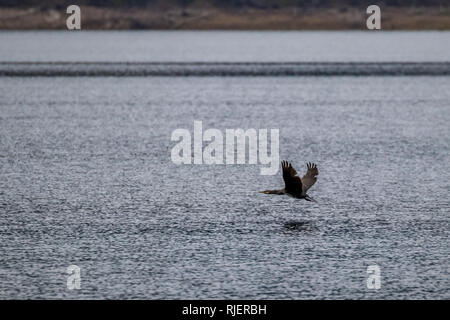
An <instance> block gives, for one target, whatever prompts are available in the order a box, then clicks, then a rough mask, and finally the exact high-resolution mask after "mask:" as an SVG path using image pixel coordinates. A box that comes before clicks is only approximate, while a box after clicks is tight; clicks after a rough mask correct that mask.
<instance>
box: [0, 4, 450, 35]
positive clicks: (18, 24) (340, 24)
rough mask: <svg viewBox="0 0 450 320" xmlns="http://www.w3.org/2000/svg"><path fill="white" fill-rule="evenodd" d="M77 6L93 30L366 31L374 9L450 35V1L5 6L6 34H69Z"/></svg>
mask: <svg viewBox="0 0 450 320" xmlns="http://www.w3.org/2000/svg"><path fill="white" fill-rule="evenodd" d="M71 4H77V5H79V6H80V7H81V19H82V29H92V30H103V29H104V30H109V29H193V30H208V29H219V30H345V29H355V30H365V29H366V28H365V21H366V19H367V17H368V15H367V14H366V8H367V7H368V6H369V5H372V4H377V5H379V6H380V8H381V19H382V20H381V21H382V22H381V27H382V29H383V30H450V0H384V1H374V0H279V1H275V0H166V1H164V0H48V1H45V3H43V2H42V1H38V0H21V1H17V0H0V29H7V30H8V29H9V30H13V29H18V30H20V29H65V28H66V24H65V19H66V18H67V14H66V8H67V6H69V5H71Z"/></svg>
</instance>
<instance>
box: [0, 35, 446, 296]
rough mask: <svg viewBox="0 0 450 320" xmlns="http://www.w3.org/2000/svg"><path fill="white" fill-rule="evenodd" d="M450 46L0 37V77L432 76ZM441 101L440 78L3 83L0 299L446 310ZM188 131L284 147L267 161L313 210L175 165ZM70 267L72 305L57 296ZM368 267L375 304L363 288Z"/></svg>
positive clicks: (251, 178)
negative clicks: (109, 65)
mask: <svg viewBox="0 0 450 320" xmlns="http://www.w3.org/2000/svg"><path fill="white" fill-rule="evenodd" d="M72 34H73V35H72ZM67 35H69V36H67ZM66 37H67V38H66ZM68 38H70V39H71V41H68V40H67V39H68ZM368 38H371V39H374V41H376V43H378V44H380V45H381V46H383V48H381V49H374V48H372V49H374V51H373V50H372V49H370V50H369V49H368V48H367V41H368V40H367V39H368ZM218 39H219V40H220V39H222V40H220V41H219V40H218ZM296 39H303V40H305V39H309V40H310V41H311V42H314V45H312V46H302V45H300V44H299V43H297V42H296V41H295V40H296ZM333 39H334V40H333ZM353 39H354V40H353ZM449 39H450V32H404V33H403V32H400V33H395V32H387V33H384V32H382V33H381V32H380V33H378V32H377V33H373V34H371V33H367V32H336V33H335V32H305V33H302V32H300V33H299V32H236V33H233V32H111V33H106V32H88V33H84V32H80V33H78V32H77V33H68V32H60V33H58V32H1V33H0V43H2V46H0V61H2V62H8V63H10V64H12V65H14V64H15V63H16V62H24V61H26V62H33V63H34V62H50V63H54V62H61V61H65V62H80V61H81V62H83V61H85V62H93V63H94V64H95V63H99V62H119V63H122V64H123V63H124V62H145V61H147V62H180V61H181V62H188V63H189V62H229V63H232V64H233V63H236V62H277V63H278V62H355V61H356V62H361V61H366V62H382V61H391V62H392V61H394V62H438V63H445V62H449V60H450V59H449V56H448V52H450V51H449V48H448V46H449V43H450V41H448V40H449ZM150 40H151V41H150ZM238 40H239V41H238ZM242 40H246V41H242ZM446 40H447V41H446ZM5 41H7V42H5ZM59 41H65V43H66V44H68V45H69V49H67V47H65V46H59V45H58V43H59ZM241 41H242V42H241ZM330 41H331V42H333V41H334V42H333V43H334V44H335V45H334V48H335V50H332V49H331V48H332V47H331V46H330V45H329V43H330ZM353 41H355V43H354V42H353ZM180 42H181V43H182V45H181V47H180V46H179V45H180ZM5 43H8V45H3V44H5ZM71 43H72V44H71ZM74 43H75V44H78V45H80V46H83V48H79V47H70V44H71V45H72V46H75V44H74ZM103 44H104V46H103ZM350 44H354V46H353V45H350ZM303 49H304V50H303ZM316 53H317V54H316ZM233 65H234V64H233ZM0 69H1V66H0ZM449 88H450V77H449V76H236V77H233V76H227V77H221V76H218V75H215V76H202V77H187V76H164V77H156V76H147V77H142V76H141V77H131V76H126V77H124V76H114V77H105V76H85V77H78V76H73V75H72V76H51V75H50V76H45V77H30V76H20V74H19V75H18V76H17V75H16V76H14V77H0V110H1V113H0V137H1V139H0V167H1V171H0V251H1V261H0V298H2V299H11V298H19V299H36V298H66V299H80V298H81V299H84V298H94V299H97V298H120V299H138V298H139V299H142V298H146V299H205V298H211V299H265V298H267V299H369V298H370V299H372V298H373V299H406V298H410V299H431V298H437V299H449V298H450V292H449V288H450V276H449V249H448V248H449V231H450V228H449V227H450V219H449V210H450V199H449V196H448V194H449V192H450V183H449V181H450V170H449V160H450V156H449V155H450V153H449V152H450V127H449V125H448V124H449V122H450V90H449ZM195 120H200V121H202V122H203V127H204V129H206V128H217V129H220V130H222V132H224V131H225V129H226V128H244V129H247V128H256V129H265V128H267V129H270V128H278V129H280V158H281V159H286V160H289V161H291V162H292V163H293V166H294V167H295V168H296V170H297V171H298V172H299V173H300V175H302V174H303V172H304V170H305V169H306V166H305V162H307V161H314V162H316V163H317V165H318V167H319V172H320V173H319V177H318V181H317V183H316V184H315V185H314V186H313V187H312V188H311V189H310V191H309V192H308V193H309V194H310V195H311V196H312V197H313V198H314V199H316V200H317V203H314V202H307V201H304V200H298V199H293V198H290V197H287V196H276V195H265V194H261V193H259V191H261V190H265V189H275V188H281V187H282V186H283V180H282V177H281V173H280V172H278V174H276V175H273V176H263V175H260V171H259V168H260V166H259V165H175V164H174V163H172V161H171V157H170V154H171V148H172V147H173V146H174V144H175V143H174V142H171V141H170V138H171V134H172V132H173V131H174V130H175V129H177V128H186V129H188V130H190V131H191V132H192V131H193V124H194V121H195ZM72 264H75V265H77V266H79V267H80V268H81V289H80V290H73V291H72V290H68V289H67V286H66V282H67V276H68V275H67V273H66V269H67V267H68V266H69V265H72ZM375 264H376V265H378V266H379V267H380V270H381V288H380V289H379V290H373V289H372V290H371V289H368V288H367V286H366V280H367V277H368V274H367V273H366V270H367V267H368V266H369V265H375Z"/></svg>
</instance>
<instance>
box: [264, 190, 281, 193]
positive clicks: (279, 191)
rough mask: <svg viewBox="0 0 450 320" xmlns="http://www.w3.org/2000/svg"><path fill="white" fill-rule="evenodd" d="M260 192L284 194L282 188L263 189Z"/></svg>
mask: <svg viewBox="0 0 450 320" xmlns="http://www.w3.org/2000/svg"><path fill="white" fill-rule="evenodd" d="M260 192H261V193H264V194H284V190H265V191H260Z"/></svg>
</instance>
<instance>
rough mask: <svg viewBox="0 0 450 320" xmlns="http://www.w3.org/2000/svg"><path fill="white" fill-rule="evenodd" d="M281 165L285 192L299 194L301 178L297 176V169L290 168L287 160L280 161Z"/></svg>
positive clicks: (290, 165)
mask: <svg viewBox="0 0 450 320" xmlns="http://www.w3.org/2000/svg"><path fill="white" fill-rule="evenodd" d="M281 167H282V168H283V180H284V184H285V190H286V192H287V193H290V194H294V195H297V194H298V195H301V194H302V180H300V177H298V176H297V171H295V169H294V168H292V164H290V163H289V162H287V161H281Z"/></svg>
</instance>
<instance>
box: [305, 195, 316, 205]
mask: <svg viewBox="0 0 450 320" xmlns="http://www.w3.org/2000/svg"><path fill="white" fill-rule="evenodd" d="M305 200H306V201H312V202H315V203H317V201H316V200H314V199H313V198H311V197H310V196H308V195H306V196H305Z"/></svg>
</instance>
